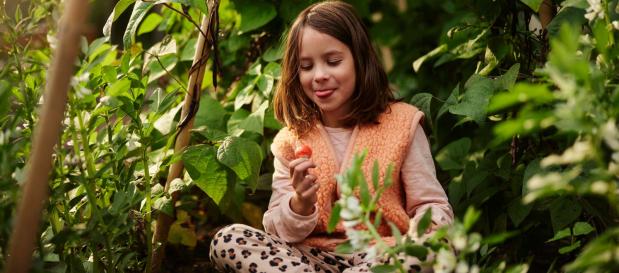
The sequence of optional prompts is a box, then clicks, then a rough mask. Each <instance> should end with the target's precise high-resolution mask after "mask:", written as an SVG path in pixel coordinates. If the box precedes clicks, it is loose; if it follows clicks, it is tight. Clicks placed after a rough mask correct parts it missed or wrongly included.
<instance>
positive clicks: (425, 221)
mask: <svg viewBox="0 0 619 273" xmlns="http://www.w3.org/2000/svg"><path fill="white" fill-rule="evenodd" d="M431 224H432V210H431V209H428V210H426V211H425V212H424V214H423V216H422V217H421V219H420V220H419V224H417V235H418V236H421V235H424V234H425V233H426V231H427V230H428V228H430V225H431Z"/></svg>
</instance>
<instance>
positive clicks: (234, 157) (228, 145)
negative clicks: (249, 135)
mask: <svg viewBox="0 0 619 273" xmlns="http://www.w3.org/2000/svg"><path fill="white" fill-rule="evenodd" d="M263 157H264V155H263V154H262V148H261V147H260V145H258V144H257V143H256V142H253V141H251V140H248V139H244V138H240V137H234V136H229V137H227V138H226V139H225V140H224V141H223V143H222V144H221V146H220V147H219V149H218V150H217V159H218V160H219V162H221V163H222V164H224V165H226V166H227V167H228V168H230V169H232V170H233V171H234V173H236V175H237V176H238V177H239V179H241V180H246V181H248V183H249V185H250V187H251V188H252V190H255V189H256V186H257V185H258V183H257V182H258V175H259V174H260V166H261V165H262V159H263Z"/></svg>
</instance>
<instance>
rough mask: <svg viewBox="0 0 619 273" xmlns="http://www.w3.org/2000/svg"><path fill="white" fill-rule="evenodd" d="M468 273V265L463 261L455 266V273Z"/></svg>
mask: <svg viewBox="0 0 619 273" xmlns="http://www.w3.org/2000/svg"><path fill="white" fill-rule="evenodd" d="M467 272H469V265H468V264H467V263H466V262H465V261H459V262H458V266H456V273H467Z"/></svg>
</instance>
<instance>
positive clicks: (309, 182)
mask: <svg viewBox="0 0 619 273" xmlns="http://www.w3.org/2000/svg"><path fill="white" fill-rule="evenodd" d="M315 181H316V177H315V176H313V175H311V174H308V175H306V176H305V177H303V180H302V181H301V182H300V183H297V185H296V187H295V191H296V192H297V193H299V194H300V195H301V194H302V193H303V192H305V191H306V190H308V189H309V188H310V187H312V186H313V185H314V183H315Z"/></svg>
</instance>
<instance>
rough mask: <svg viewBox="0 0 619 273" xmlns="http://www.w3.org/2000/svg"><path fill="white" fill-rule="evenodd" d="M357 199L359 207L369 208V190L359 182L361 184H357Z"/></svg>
mask: <svg viewBox="0 0 619 273" xmlns="http://www.w3.org/2000/svg"><path fill="white" fill-rule="evenodd" d="M359 197H360V200H359V201H361V207H365V208H367V207H369V205H370V200H371V199H372V197H371V196H370V190H369V189H368V184H367V183H365V182H364V181H361V183H359Z"/></svg>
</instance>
